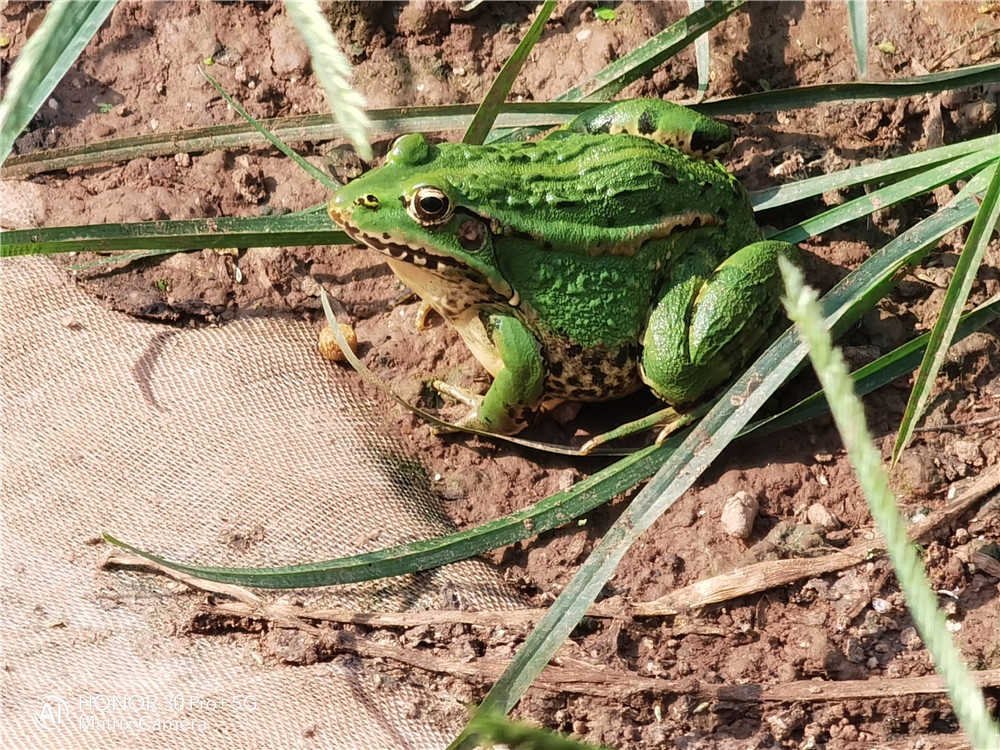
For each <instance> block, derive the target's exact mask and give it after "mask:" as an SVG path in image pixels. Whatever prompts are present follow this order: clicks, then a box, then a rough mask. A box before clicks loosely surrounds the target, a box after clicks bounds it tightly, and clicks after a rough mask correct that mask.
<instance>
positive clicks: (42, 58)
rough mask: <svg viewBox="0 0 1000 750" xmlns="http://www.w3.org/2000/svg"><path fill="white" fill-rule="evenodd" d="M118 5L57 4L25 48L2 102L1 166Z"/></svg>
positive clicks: (64, 0) (61, 0)
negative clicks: (22, 133)
mask: <svg viewBox="0 0 1000 750" xmlns="http://www.w3.org/2000/svg"><path fill="white" fill-rule="evenodd" d="M115 2H116V0H87V1H86V2H84V0H78V1H77V2H71V1H70V0H55V2H53V3H52V4H51V5H50V6H49V8H48V11H47V12H46V14H45V19H44V20H43V21H42V25H41V26H39V27H38V31H36V32H35V33H34V34H33V35H32V37H31V38H30V39H29V40H28V41H27V43H26V44H25V45H24V49H23V50H22V51H21V54H20V56H19V57H18V59H17V62H16V63H14V67H13V68H12V69H11V71H10V77H9V79H8V82H7V91H6V93H5V95H4V99H3V102H0V163H3V161H4V160H5V159H6V158H7V156H8V155H9V154H10V152H11V149H12V148H14V141H15V140H16V139H17V136H19V135H20V134H21V131H22V130H24V128H25V127H26V126H27V125H28V123H29V122H30V121H31V118H32V117H34V116H35V113H36V112H37V111H38V110H39V108H40V107H41V106H42V103H43V102H44V101H45V100H46V99H47V98H48V96H49V94H51V93H52V91H53V89H55V87H56V85H57V84H58V83H59V81H61V80H62V78H63V76H64V75H66V71H68V70H69V69H70V67H72V65H73V63H74V62H76V58H77V57H78V56H79V55H80V52H82V51H83V48H84V47H86V46H87V43H88V42H89V41H90V40H91V39H92V38H93V36H94V34H96V33H97V30H98V29H99V28H101V24H102V23H104V19H106V18H107V17H108V14H109V13H111V10H112V9H113V8H114V7H115Z"/></svg>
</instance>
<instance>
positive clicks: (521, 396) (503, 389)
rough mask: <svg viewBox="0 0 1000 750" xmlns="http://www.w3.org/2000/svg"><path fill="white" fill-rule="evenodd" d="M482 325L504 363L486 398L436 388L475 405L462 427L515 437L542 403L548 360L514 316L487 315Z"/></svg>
mask: <svg viewBox="0 0 1000 750" xmlns="http://www.w3.org/2000/svg"><path fill="white" fill-rule="evenodd" d="M482 323H483V326H484V328H485V329H486V335H487V336H488V338H489V340H490V343H491V344H492V346H493V347H494V349H495V350H496V357H497V358H498V359H499V360H500V361H501V362H502V363H503V366H502V367H501V368H500V370H499V371H498V372H497V373H496V375H495V376H494V378H493V383H492V385H490V388H489V390H488V391H486V395H484V396H481V397H473V398H471V399H470V398H469V397H468V396H467V395H466V394H462V393H456V389H455V388H454V387H453V386H448V385H447V384H443V383H435V384H434V386H435V388H437V389H438V390H440V391H442V392H443V393H447V394H449V395H452V396H454V397H457V398H459V400H461V401H464V402H465V403H468V404H469V405H470V406H472V408H473V411H472V413H471V414H469V416H467V417H465V418H464V419H462V420H461V421H460V422H458V426H459V427H468V428H471V429H475V430H482V431H484V432H495V433H499V434H502V435H513V434H514V433H517V432H520V431H521V430H523V429H524V428H525V427H526V426H527V424H528V422H527V417H528V415H529V414H530V413H531V412H533V411H534V410H535V409H536V408H537V407H538V405H539V403H540V402H541V400H542V395H543V392H544V386H545V361H544V359H543V358H542V354H541V347H540V345H539V343H538V340H537V339H536V338H535V336H534V334H533V333H532V332H531V331H530V330H529V329H528V328H527V326H525V325H524V323H522V322H521V321H520V320H518V319H517V318H516V317H514V316H513V315H504V314H502V313H486V314H483V315H482Z"/></svg>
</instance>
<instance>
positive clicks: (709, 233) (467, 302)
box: [329, 100, 794, 433]
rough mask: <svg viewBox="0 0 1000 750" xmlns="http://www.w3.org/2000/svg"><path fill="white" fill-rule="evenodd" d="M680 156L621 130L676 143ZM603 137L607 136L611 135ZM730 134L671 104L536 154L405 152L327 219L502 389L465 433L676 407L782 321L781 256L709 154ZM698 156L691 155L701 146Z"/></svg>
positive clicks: (414, 142)
mask: <svg viewBox="0 0 1000 750" xmlns="http://www.w3.org/2000/svg"><path fill="white" fill-rule="evenodd" d="M671 121H673V122H681V123H682V124H685V129H683V132H681V133H680V134H679V135H677V136H676V137H675V138H674V142H675V143H677V144H679V146H677V147H673V146H664V145H661V144H660V143H657V142H654V141H652V140H650V139H649V138H645V137H640V136H639V135H633V134H628V133H625V132H619V130H628V131H629V133H642V132H643V131H650V132H651V133H652V132H655V133H656V134H657V135H659V136H663V135H664V134H665V133H668V132H669V131H668V129H666V128H664V127H663V124H664V123H669V122H671ZM602 131H606V132H602ZM728 138H729V136H728V130H727V129H725V127H724V126H721V125H719V124H718V123H714V122H712V121H711V120H707V118H703V117H701V116H699V115H695V114H693V113H691V112H689V111H687V110H681V109H680V108H677V107H676V106H674V105H667V104H666V103H663V102H655V101H654V102H651V101H647V100H638V101H636V102H623V103H620V104H618V105H611V106H609V107H605V108H602V109H601V110H599V111H597V112H595V113H593V114H590V113H588V114H585V115H583V116H581V117H580V118H577V119H576V120H573V121H571V122H570V123H569V124H568V125H567V126H566V128H565V129H563V130H560V131H556V132H555V133H553V134H552V135H550V136H549V137H548V138H546V139H543V140H541V141H538V142H535V143H513V144H504V145H495V146H469V145H463V144H448V143H442V144H438V145H431V144H429V143H428V142H427V141H426V140H425V139H424V138H423V136H421V135H418V134H411V135H407V136H404V137H402V138H400V139H399V140H397V142H396V143H395V144H394V147H393V149H392V151H391V153H390V154H389V156H388V158H387V159H386V163H385V165H384V166H383V167H381V168H380V169H377V170H373V171H372V172H369V173H367V174H365V175H363V176H362V177H360V178H358V179H357V180H355V181H354V182H352V183H350V184H348V185H346V186H345V187H343V188H341V189H340V190H339V191H338V192H337V193H336V195H335V196H334V198H333V200H332V201H331V202H330V206H329V212H330V215H331V217H332V218H333V219H334V220H335V221H337V223H339V224H340V225H341V226H343V227H344V229H345V230H346V231H347V232H348V234H350V235H351V237H353V238H354V239H356V240H358V241H359V242H361V243H363V244H365V245H368V246H369V247H371V248H373V249H375V250H378V251H379V252H381V253H383V254H384V255H386V257H387V259H388V261H389V265H390V267H391V268H392V270H393V271H394V272H395V273H396V275H397V276H399V278H400V279H401V280H402V281H403V282H404V283H405V284H407V286H409V287H410V288H411V289H413V290H414V291H415V292H416V293H417V294H418V295H420V296H421V297H422V298H423V299H424V300H425V301H426V302H427V303H429V304H430V305H431V306H432V307H434V308H435V309H436V310H438V311H439V312H440V313H441V314H442V315H443V316H444V317H445V318H446V319H447V320H449V321H450V322H451V323H452V324H453V325H454V326H455V327H456V329H457V330H458V331H459V333H461V335H462V337H463V339H464V340H465V343H466V345H467V346H468V347H469V349H470V351H471V352H472V353H473V355H474V356H475V357H476V358H477V359H478V360H479V361H480V362H481V363H482V364H483V366H484V367H485V368H486V369H487V370H488V371H489V372H490V373H491V374H492V375H493V377H494V379H495V380H494V383H493V385H492V386H491V387H490V389H489V391H488V392H487V394H486V395H485V397H483V399H482V401H481V403H476V405H475V406H474V411H473V413H472V414H471V415H470V417H469V418H468V419H467V420H466V422H465V424H467V425H468V426H471V427H475V428H478V429H486V430H490V431H494V432H507V433H510V432H516V431H517V430H519V429H520V428H521V427H523V425H524V423H525V417H526V416H528V415H530V413H531V412H532V411H533V410H535V409H537V408H538V407H539V406H540V405H541V404H542V403H543V402H545V403H551V402H553V401H558V400H564V399H570V400H579V401H600V400H605V399H611V398H617V397H619V396H622V395H625V394H627V393H629V392H631V391H634V390H635V389H636V388H638V387H639V386H640V385H641V383H642V382H646V383H647V384H649V385H650V386H651V387H652V388H653V390H654V391H655V392H656V393H657V394H658V395H660V396H661V397H662V398H664V399H666V400H667V401H669V402H671V403H674V404H687V403H691V402H694V401H696V400H698V399H699V398H701V397H702V396H703V395H705V394H707V393H708V392H710V391H711V390H712V389H714V388H715V387H717V386H718V385H720V384H721V383H722V382H724V381H725V380H726V379H728V378H729V377H730V374H731V373H732V372H733V371H734V370H735V369H736V368H739V367H741V366H742V364H743V363H744V361H745V360H746V359H748V358H749V357H750V356H752V354H753V352H755V351H756V350H757V349H759V348H760V347H761V346H762V345H763V343H765V341H766V340H767V339H768V338H770V337H771V336H772V335H773V333H774V328H775V326H776V325H777V324H778V321H779V320H780V304H779V302H778V294H779V289H778V287H779V283H778V282H779V279H778V275H777V269H776V262H775V261H776V258H777V256H778V255H782V254H784V255H788V256H790V257H792V256H793V255H794V249H793V248H792V247H791V246H790V245H786V244H784V243H775V242H763V241H762V236H761V233H760V230H759V229H758V228H757V225H756V224H755V223H754V220H753V211H752V209H751V207H750V203H749V200H748V198H747V196H746V192H745V190H744V189H743V187H742V186H741V185H740V184H739V183H738V182H737V181H736V180H735V179H734V178H733V177H732V176H731V175H730V174H729V173H728V172H726V171H725V170H724V169H723V168H722V167H721V166H719V165H718V164H717V163H715V162H711V161H702V160H700V159H697V158H693V157H692V156H689V155H688V154H687V153H682V152H681V150H678V149H679V148H683V149H684V150H686V151H691V152H693V153H702V154H711V153H714V152H715V151H717V150H718V149H721V148H724V146H725V145H726V144H727V143H728ZM695 147H697V148H695Z"/></svg>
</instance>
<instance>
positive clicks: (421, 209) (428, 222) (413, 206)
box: [407, 187, 455, 226]
mask: <svg viewBox="0 0 1000 750" xmlns="http://www.w3.org/2000/svg"><path fill="white" fill-rule="evenodd" d="M407 208H408V210H409V214H410V216H412V217H413V218H414V219H415V220H416V221H418V222H419V223H420V224H422V225H423V226H436V225H438V224H444V223H445V222H446V221H448V219H450V218H451V215H452V213H454V210H455V209H454V206H452V203H451V198H449V197H448V196H447V195H446V194H445V192H444V191H443V190H440V189H439V188H436V187H420V188H417V189H416V191H414V193H413V197H412V198H410V205H409V206H407Z"/></svg>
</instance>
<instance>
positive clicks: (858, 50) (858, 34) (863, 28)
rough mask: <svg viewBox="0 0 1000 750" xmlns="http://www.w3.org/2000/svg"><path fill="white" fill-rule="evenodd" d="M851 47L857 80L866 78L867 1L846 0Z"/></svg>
mask: <svg viewBox="0 0 1000 750" xmlns="http://www.w3.org/2000/svg"><path fill="white" fill-rule="evenodd" d="M847 21H848V26H849V27H850V29H851V46H852V47H854V58H855V59H856V60H857V61H858V78H867V77H868V0H847Z"/></svg>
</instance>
